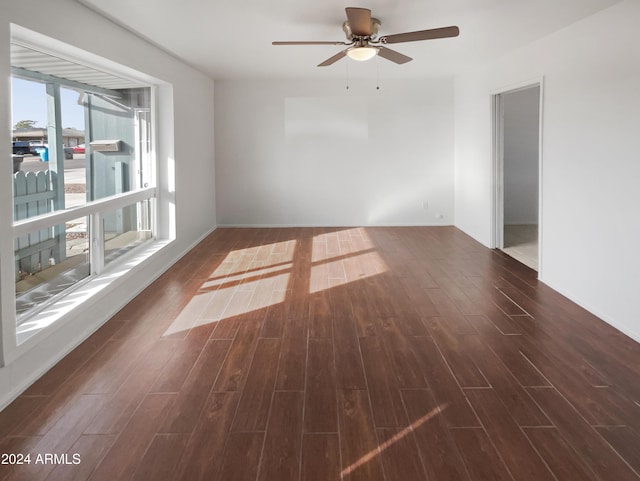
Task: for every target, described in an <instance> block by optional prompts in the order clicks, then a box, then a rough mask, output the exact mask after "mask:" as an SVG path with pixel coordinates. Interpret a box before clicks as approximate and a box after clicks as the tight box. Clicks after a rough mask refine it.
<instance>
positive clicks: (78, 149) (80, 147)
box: [73, 144, 84, 154]
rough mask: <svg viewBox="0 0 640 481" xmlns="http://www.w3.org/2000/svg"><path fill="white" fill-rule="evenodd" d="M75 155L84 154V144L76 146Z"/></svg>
mask: <svg viewBox="0 0 640 481" xmlns="http://www.w3.org/2000/svg"><path fill="white" fill-rule="evenodd" d="M73 153H74V154H84V144H80V145H76V146H75V147H74V148H73Z"/></svg>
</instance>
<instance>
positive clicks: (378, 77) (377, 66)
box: [376, 55, 380, 90]
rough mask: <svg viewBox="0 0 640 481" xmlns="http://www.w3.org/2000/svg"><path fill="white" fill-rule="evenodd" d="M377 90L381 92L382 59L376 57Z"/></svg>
mask: <svg viewBox="0 0 640 481" xmlns="http://www.w3.org/2000/svg"><path fill="white" fill-rule="evenodd" d="M376 90H380V57H378V56H377V55H376Z"/></svg>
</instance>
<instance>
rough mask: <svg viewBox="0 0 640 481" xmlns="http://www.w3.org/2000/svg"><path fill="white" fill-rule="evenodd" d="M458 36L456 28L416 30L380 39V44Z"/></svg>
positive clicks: (458, 30)
mask: <svg viewBox="0 0 640 481" xmlns="http://www.w3.org/2000/svg"><path fill="white" fill-rule="evenodd" d="M458 35H460V29H459V28H458V27H442V28H432V29H430V30H418V31H417V32H406V33H397V34H395V35H385V36H384V37H380V41H381V42H382V43H402V42H416V41H418V40H433V39H436V38H447V37H457V36H458Z"/></svg>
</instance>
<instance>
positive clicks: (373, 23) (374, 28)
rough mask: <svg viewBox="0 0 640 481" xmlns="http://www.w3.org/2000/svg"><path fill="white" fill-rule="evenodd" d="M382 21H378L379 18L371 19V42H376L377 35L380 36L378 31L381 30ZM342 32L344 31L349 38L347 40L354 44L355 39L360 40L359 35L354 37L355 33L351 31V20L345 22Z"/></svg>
mask: <svg viewBox="0 0 640 481" xmlns="http://www.w3.org/2000/svg"><path fill="white" fill-rule="evenodd" d="M380 25H381V23H380V20H378V19H377V18H373V17H371V35H369V38H370V39H371V40H374V39H375V37H376V35H378V29H379V28H380ZM342 30H343V31H344V34H345V35H346V37H347V40H349V41H350V42H352V41H353V40H355V39H358V36H357V35H354V34H353V32H352V31H351V25H349V20H345V21H344V23H343V24H342Z"/></svg>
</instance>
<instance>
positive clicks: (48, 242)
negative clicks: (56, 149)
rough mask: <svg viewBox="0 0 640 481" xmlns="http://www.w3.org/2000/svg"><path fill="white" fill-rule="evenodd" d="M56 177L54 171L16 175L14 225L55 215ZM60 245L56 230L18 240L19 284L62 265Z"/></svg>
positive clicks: (17, 268) (40, 231) (14, 177)
mask: <svg viewBox="0 0 640 481" xmlns="http://www.w3.org/2000/svg"><path fill="white" fill-rule="evenodd" d="M55 176H56V173H55V172H52V171H50V170H44V171H39V172H17V173H15V174H13V196H14V221H19V220H23V219H27V218H29V217H35V216H38V215H42V214H47V213H49V212H52V211H53V202H54V199H55V197H56V192H55V191H54V190H53V186H54V185H55V180H56V179H55ZM63 235H64V234H63ZM60 245H61V244H60V242H59V237H57V236H56V233H55V228H54V227H50V228H48V229H41V230H39V231H37V232H32V233H30V234H26V235H22V236H19V237H17V238H16V239H15V247H14V250H15V263H16V270H15V272H16V282H17V281H19V280H20V278H21V277H24V276H25V275H28V274H34V273H36V272H39V271H41V270H42V269H46V268H47V267H48V266H49V265H50V264H51V263H54V262H59V261H60V260H61V259H60Z"/></svg>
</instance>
